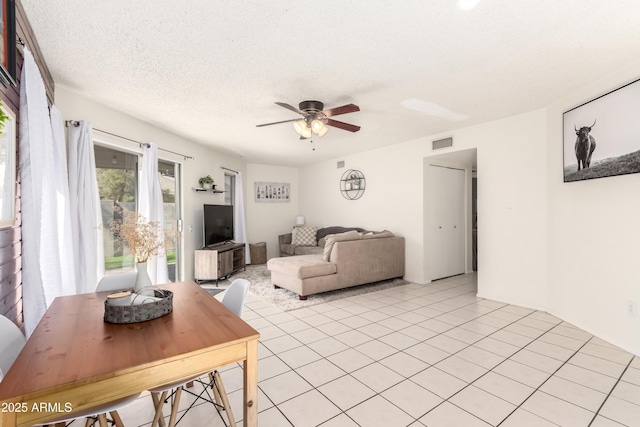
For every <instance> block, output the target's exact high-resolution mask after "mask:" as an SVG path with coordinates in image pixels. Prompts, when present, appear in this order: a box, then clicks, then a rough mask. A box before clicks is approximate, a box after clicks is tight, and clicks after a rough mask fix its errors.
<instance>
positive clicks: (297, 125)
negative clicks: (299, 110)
mask: <svg viewBox="0 0 640 427" xmlns="http://www.w3.org/2000/svg"><path fill="white" fill-rule="evenodd" d="M306 127H307V123H306V122H305V121H304V120H302V119H301V120H296V121H295V122H293V128H294V129H295V130H296V132H298V134H299V135H302V132H303V131H304V128H306Z"/></svg>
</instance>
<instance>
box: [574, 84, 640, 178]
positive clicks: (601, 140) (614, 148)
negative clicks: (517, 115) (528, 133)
mask: <svg viewBox="0 0 640 427" xmlns="http://www.w3.org/2000/svg"><path fill="white" fill-rule="evenodd" d="M638 117H640V80H636V81H634V82H632V83H629V84H627V85H625V86H623V87H621V88H619V89H616V90H614V91H611V92H609V93H607V94H605V95H602V96H599V97H598V98H595V99H593V100H591V101H589V102H586V103H584V104H582V105H580V106H578V107H575V108H572V109H571V110H569V111H566V112H565V113H564V115H563V132H564V135H563V141H564V144H563V145H564V152H563V156H564V162H563V167H564V182H572V181H582V180H586V179H594V178H604V177H608V176H616V175H626V174H632V173H638V172H640V127H639V126H637V118H638Z"/></svg>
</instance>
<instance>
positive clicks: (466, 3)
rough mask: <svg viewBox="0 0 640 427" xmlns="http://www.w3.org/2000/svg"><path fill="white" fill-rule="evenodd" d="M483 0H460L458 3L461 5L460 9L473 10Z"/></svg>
mask: <svg viewBox="0 0 640 427" xmlns="http://www.w3.org/2000/svg"><path fill="white" fill-rule="evenodd" d="M480 1H481V0H458V5H460V9H464V10H471V9H473V8H474V7H476V6H477V5H478V3H480Z"/></svg>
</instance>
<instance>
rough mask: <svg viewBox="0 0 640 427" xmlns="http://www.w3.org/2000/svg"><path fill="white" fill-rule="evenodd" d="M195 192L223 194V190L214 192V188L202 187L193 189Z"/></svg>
mask: <svg viewBox="0 0 640 427" xmlns="http://www.w3.org/2000/svg"><path fill="white" fill-rule="evenodd" d="M193 189H194V190H195V191H210V192H212V193H216V194H218V193H224V190H216V189H215V188H202V187H193Z"/></svg>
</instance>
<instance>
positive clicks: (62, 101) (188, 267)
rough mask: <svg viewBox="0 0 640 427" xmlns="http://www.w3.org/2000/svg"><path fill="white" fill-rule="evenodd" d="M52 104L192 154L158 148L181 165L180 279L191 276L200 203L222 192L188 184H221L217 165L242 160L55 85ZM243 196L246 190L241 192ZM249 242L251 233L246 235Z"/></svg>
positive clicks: (100, 125)
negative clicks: (203, 181)
mask: <svg viewBox="0 0 640 427" xmlns="http://www.w3.org/2000/svg"><path fill="white" fill-rule="evenodd" d="M55 104H56V106H57V107H58V108H59V109H60V111H61V113H62V117H63V119H65V120H87V121H89V122H91V123H92V124H93V127H94V128H97V129H101V130H104V131H108V132H111V133H114V134H117V135H120V136H123V137H126V138H130V139H133V140H136V141H141V142H149V141H152V142H155V143H157V144H158V147H159V148H164V149H167V150H171V151H176V152H179V153H181V154H186V155H188V156H193V157H194V159H193V160H184V158H183V157H179V156H175V155H171V154H167V153H165V152H163V151H159V153H158V155H159V156H160V157H161V158H166V159H169V160H174V161H177V162H179V163H182V164H183V166H184V167H183V168H182V172H183V174H182V176H183V182H182V186H181V191H182V195H183V220H184V234H183V238H184V259H183V269H182V271H183V277H182V279H189V280H191V279H193V255H194V250H195V249H198V248H200V247H201V246H202V206H203V205H204V204H205V203H208V204H224V196H223V195H222V194H213V193H204V192H196V191H194V190H192V187H197V186H199V184H198V179H199V178H200V177H202V176H205V175H211V177H212V178H213V179H214V180H215V182H216V184H218V185H219V186H220V187H223V186H224V170H222V169H221V168H220V166H225V167H228V168H230V169H234V170H239V171H244V170H245V162H244V161H243V160H242V159H241V158H239V157H234V156H231V155H229V154H224V153H220V152H218V151H216V150H213V149H211V148H208V147H205V146H204V145H201V144H198V143H195V142H193V141H190V140H187V139H185V138H182V137H179V136H177V135H174V134H172V133H170V132H167V131H164V130H162V129H160V128H158V127H155V126H153V125H151V124H149V123H146V122H143V121H141V120H138V119H135V118H133V117H131V116H128V115H126V114H123V113H121V112H119V111H117V110H114V109H112V108H109V107H107V106H105V105H102V104H99V103H96V102H94V101H92V100H90V99H88V98H85V97H84V96H82V95H81V94H79V93H77V92H75V91H73V90H71V89H69V88H67V87H65V86H60V85H56V102H55ZM94 137H99V138H101V139H105V140H111V141H114V142H118V141H119V139H118V138H114V137H109V136H108V135H105V134H102V133H100V132H94ZM119 142H120V143H122V144H125V146H128V147H131V148H134V149H135V148H136V145H135V144H133V143H127V142H126V141H122V140H120V141H119ZM245 198H246V192H245ZM248 236H249V239H250V241H253V240H252V237H251V234H248Z"/></svg>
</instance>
